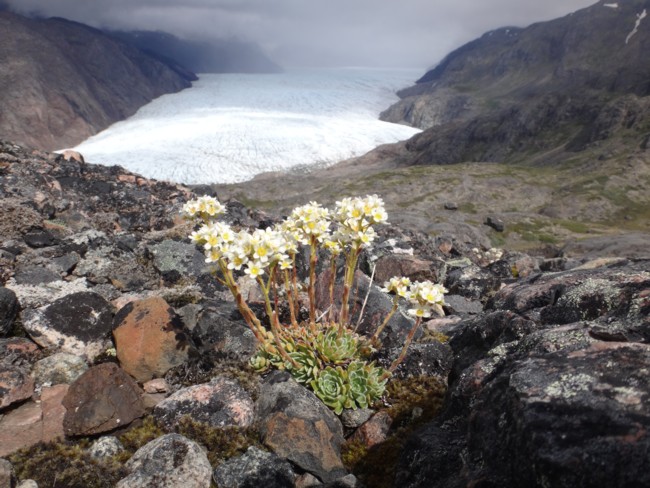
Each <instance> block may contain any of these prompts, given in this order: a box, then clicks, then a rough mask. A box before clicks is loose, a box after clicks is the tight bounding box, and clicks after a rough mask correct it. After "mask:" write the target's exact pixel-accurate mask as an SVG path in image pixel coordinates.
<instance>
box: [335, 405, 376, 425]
mask: <svg viewBox="0 0 650 488" xmlns="http://www.w3.org/2000/svg"><path fill="white" fill-rule="evenodd" d="M374 413H375V411H374V410H371V409H370V408H357V409H354V410H353V409H351V408H346V409H344V410H343V412H342V413H341V415H340V418H341V423H342V424H343V426H344V427H346V428H348V429H356V428H357V427H359V426H360V425H362V424H363V423H364V422H366V421H367V420H368V419H369V418H370V417H372V415H373V414H374Z"/></svg>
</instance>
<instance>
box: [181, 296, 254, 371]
mask: <svg viewBox="0 0 650 488" xmlns="http://www.w3.org/2000/svg"><path fill="white" fill-rule="evenodd" d="M235 313H237V314H238V312H235V309H234V306H233V305H232V304H230V303H228V304H223V305H222V306H217V305H215V306H208V307H207V308H205V309H204V310H202V311H201V312H200V314H199V316H198V320H197V322H196V325H195V327H194V328H193V329H192V339H193V340H194V343H195V344H196V345H197V347H198V348H199V350H200V351H201V352H206V351H218V352H220V353H223V354H226V355H228V356H231V357H238V358H240V359H241V360H243V361H247V360H248V359H249V358H250V357H251V356H252V355H253V354H254V353H255V352H256V351H257V339H256V338H255V335H254V334H253V332H252V331H251V330H250V328H249V327H248V326H247V325H246V324H245V323H244V322H242V320H236V321H235V320H232V317H233V314H235Z"/></svg>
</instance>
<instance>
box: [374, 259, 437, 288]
mask: <svg viewBox="0 0 650 488" xmlns="http://www.w3.org/2000/svg"><path fill="white" fill-rule="evenodd" d="M446 272H447V269H446V265H445V263H444V261H441V260H439V261H436V262H433V261H425V260H423V259H418V258H416V257H414V256H408V255H404V254H388V255H386V256H383V257H381V258H379V260H377V267H376V269H375V281H376V283H377V284H378V285H381V286H383V284H384V283H385V282H386V281H388V280H389V279H391V278H392V277H394V276H404V277H406V278H410V280H411V281H426V280H429V281H432V282H433V283H437V282H439V281H442V280H444V277H445V274H446Z"/></svg>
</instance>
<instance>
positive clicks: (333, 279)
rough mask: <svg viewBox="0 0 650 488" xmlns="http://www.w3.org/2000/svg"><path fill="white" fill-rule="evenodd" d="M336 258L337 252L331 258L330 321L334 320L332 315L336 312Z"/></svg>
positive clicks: (328, 317)
mask: <svg viewBox="0 0 650 488" xmlns="http://www.w3.org/2000/svg"><path fill="white" fill-rule="evenodd" d="M336 258H337V256H336V255H335V254H332V258H331V260H330V290H329V291H330V309H329V313H328V315H327V319H328V321H329V322H332V315H333V314H334V283H335V282H336Z"/></svg>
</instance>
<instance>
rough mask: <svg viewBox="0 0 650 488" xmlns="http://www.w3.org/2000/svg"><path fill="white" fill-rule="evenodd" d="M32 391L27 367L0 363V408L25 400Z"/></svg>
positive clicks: (31, 379) (32, 384)
mask: <svg viewBox="0 0 650 488" xmlns="http://www.w3.org/2000/svg"><path fill="white" fill-rule="evenodd" d="M32 393H34V379H33V378H32V377H31V376H30V374H29V369H27V368H25V367H22V366H13V365H9V364H2V363H0V409H3V408H6V407H8V406H9V405H12V404H14V403H16V402H21V401H23V400H27V399H28V398H30V397H31V396H32Z"/></svg>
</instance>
